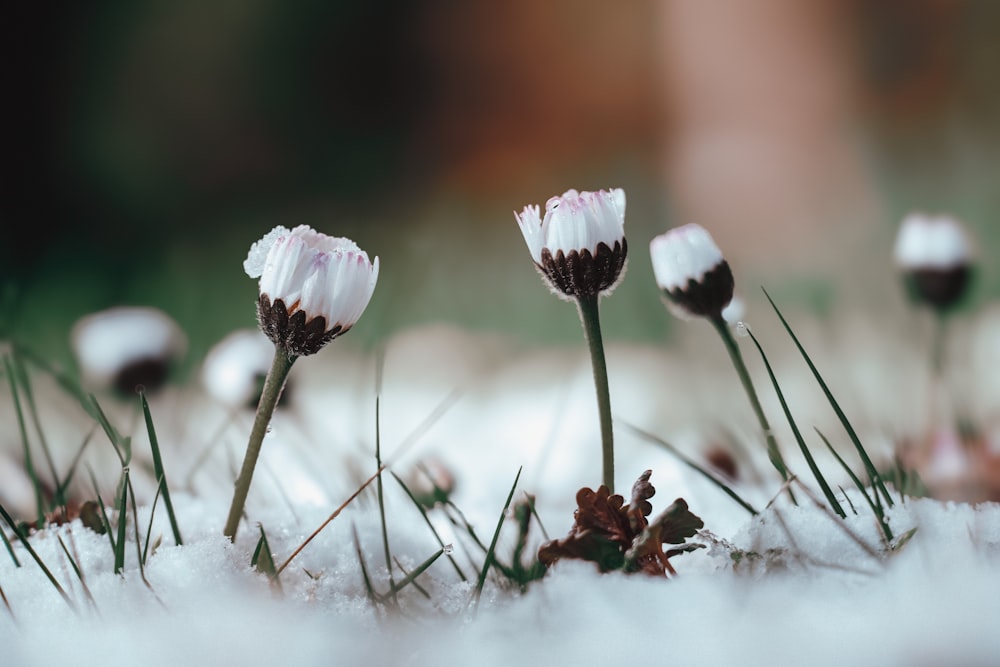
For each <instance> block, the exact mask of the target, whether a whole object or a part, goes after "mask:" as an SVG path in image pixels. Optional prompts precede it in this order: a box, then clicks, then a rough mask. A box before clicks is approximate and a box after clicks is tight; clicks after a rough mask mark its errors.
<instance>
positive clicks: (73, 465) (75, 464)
mask: <svg viewBox="0 0 1000 667" xmlns="http://www.w3.org/2000/svg"><path fill="white" fill-rule="evenodd" d="M95 428H97V425H96V424H95V425H94V426H93V427H92V428H91V429H90V431H89V432H88V433H87V435H86V436H85V437H84V438H83V442H82V443H81V444H80V447H79V448H78V449H77V450H76V454H74V455H73V460H72V461H71V462H70V464H69V469H68V470H67V471H66V477H64V478H63V480H62V481H61V482H59V484H58V485H57V486H56V497H58V498H65V497H66V490H67V489H68V488H69V485H70V484H71V483H72V481H73V477H74V476H76V471H77V469H78V468H79V466H80V461H82V460H83V453H84V452H85V451H87V446H88V445H89V444H90V443H91V441H92V440H93V438H94V429H95Z"/></svg>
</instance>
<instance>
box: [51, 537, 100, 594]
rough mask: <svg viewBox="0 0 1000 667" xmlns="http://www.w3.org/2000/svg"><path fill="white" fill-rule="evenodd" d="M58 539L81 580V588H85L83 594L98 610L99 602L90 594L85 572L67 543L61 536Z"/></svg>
mask: <svg viewBox="0 0 1000 667" xmlns="http://www.w3.org/2000/svg"><path fill="white" fill-rule="evenodd" d="M56 539H58V540H59V546H60V547H62V550H63V553H64V554H66V558H67V559H69V564H70V567H72V568H73V572H74V573H75V574H76V578H77V579H79V580H80V586H81V587H82V588H83V594H84V595H86V596H87V601H88V602H90V606H91V607H93V608H94V609H97V601H96V600H94V596H93V595H91V593H90V588H89V587H88V586H87V582H86V580H84V578H83V572H81V571H80V566H79V564H77V562H76V559H75V558H73V555H72V554H71V553H70V552H69V549H67V548H66V543H65V542H63V539H62V536H61V535H56Z"/></svg>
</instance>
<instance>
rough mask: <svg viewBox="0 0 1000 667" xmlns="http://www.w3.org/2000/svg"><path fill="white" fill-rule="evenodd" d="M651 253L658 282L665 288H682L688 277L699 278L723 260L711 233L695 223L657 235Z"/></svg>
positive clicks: (651, 244) (650, 249) (696, 280)
mask: <svg viewBox="0 0 1000 667" xmlns="http://www.w3.org/2000/svg"><path fill="white" fill-rule="evenodd" d="M649 254H650V257H651V259H652V262H653V275H654V276H655V277H656V284H657V285H658V286H659V287H660V289H665V290H675V289H678V288H683V287H685V286H686V285H687V283H688V281H689V280H694V281H695V282H698V281H700V280H701V279H702V278H703V277H704V276H705V274H706V273H707V272H708V271H711V270H712V269H713V268H715V267H716V266H718V265H719V264H720V263H721V262H722V260H723V257H722V251H720V250H719V247H718V246H717V245H715V241H713V240H712V236H711V235H710V234H709V233H708V231H706V230H705V228H704V227H702V226H701V225H696V224H688V225H684V226H682V227H677V228H675V229H671V230H670V231H668V232H667V233H665V234H660V235H659V236H657V237H655V238H654V239H653V240H652V241H650V242H649Z"/></svg>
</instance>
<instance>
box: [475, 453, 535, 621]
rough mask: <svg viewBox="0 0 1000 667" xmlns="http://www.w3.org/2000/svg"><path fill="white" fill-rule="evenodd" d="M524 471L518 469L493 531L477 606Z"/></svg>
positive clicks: (477, 596)
mask: <svg viewBox="0 0 1000 667" xmlns="http://www.w3.org/2000/svg"><path fill="white" fill-rule="evenodd" d="M522 470H524V466H521V467H520V468H518V469H517V476H516V477H514V484H513V485H511V487H510V493H508V494H507V502H505V503H504V505H503V510H501V512H500V520H499V521H497V528H496V530H494V531H493V540H492V541H491V542H490V548H489V549H487V551H486V560H485V561H484V562H483V569H482V571H481V572H480V573H479V579H478V581H476V592H475V598H474V599H475V606H476V607H478V606H479V599H480V598H481V597H482V595H483V586H484V585H485V584H486V574H487V573H488V572H489V571H490V565H492V564H493V561H494V559H495V556H496V548H497V540H499V539H500V529H501V528H503V522H504V520H505V519H506V518H507V510H508V509H509V508H510V503H511V501H512V500H513V499H514V490H515V489H517V483H518V482H519V481H520V480H521V471H522Z"/></svg>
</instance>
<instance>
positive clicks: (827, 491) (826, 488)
mask: <svg viewBox="0 0 1000 667" xmlns="http://www.w3.org/2000/svg"><path fill="white" fill-rule="evenodd" d="M746 331H747V334H748V335H749V336H750V340H752V341H753V344H754V345H755V346H756V347H757V351H758V352H760V358H761V360H763V362H764V368H766V369H767V375H768V377H769V378H771V384H772V385H774V393H775V394H776V395H777V396H778V402H779V403H781V410H782V411H783V412H784V413H785V419H787V420H788V425H789V426H790V427H791V428H792V435H793V436H795V442H797V443H798V445H799V449H800V450H801V451H802V456H803V457H805V459H806V463H807V464H808V465H809V470H810V471H811V472H812V474H813V477H815V478H816V483H817V484H819V488H820V489H821V490H822V491H823V495H824V496H826V501H827V502H828V503H830V507H831V508H832V509H833V511H834V512H836V513H837V514H838V515H840V518H841V519H846V518H847V513H846V512H844V508H843V507H841V506H840V503H839V502H838V501H837V497H836V496H835V495H833V489H831V488H830V485H829V484H828V483H827V481H826V478H825V477H824V476H823V473H822V472H820V469H819V466H818V465H816V460H815V459H814V458H813V455H812V452H810V451H809V447H808V446H806V442H805V440H804V439H803V438H802V433H801V432H800V431H799V427H798V425H797V424H796V423H795V418H794V417H793V416H792V411H791V410H790V409H789V407H788V401H786V400H785V394H784V392H783V391H781V386H780V385H779V384H778V378H777V377H775V375H774V369H773V368H771V362H770V361H769V360H768V358H767V355H766V354H764V348H763V347H761V345H760V341H758V340H757V337H756V336H754V335H753V332H752V331H750V329H747V330H746Z"/></svg>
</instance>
